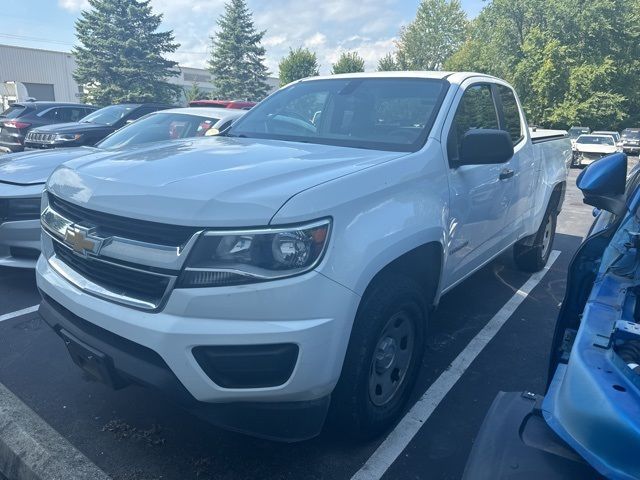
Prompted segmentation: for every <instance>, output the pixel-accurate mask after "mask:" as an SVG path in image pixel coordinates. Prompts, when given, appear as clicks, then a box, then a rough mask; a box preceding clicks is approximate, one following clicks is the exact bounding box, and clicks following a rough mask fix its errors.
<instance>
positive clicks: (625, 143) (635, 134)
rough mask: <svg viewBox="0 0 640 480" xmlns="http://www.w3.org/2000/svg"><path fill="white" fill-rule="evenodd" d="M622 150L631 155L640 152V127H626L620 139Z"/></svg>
mask: <svg viewBox="0 0 640 480" xmlns="http://www.w3.org/2000/svg"><path fill="white" fill-rule="evenodd" d="M620 141H621V143H622V150H623V151H624V153H628V154H629V155H638V154H640V128H625V129H624V130H623V131H622V136H621V139H620Z"/></svg>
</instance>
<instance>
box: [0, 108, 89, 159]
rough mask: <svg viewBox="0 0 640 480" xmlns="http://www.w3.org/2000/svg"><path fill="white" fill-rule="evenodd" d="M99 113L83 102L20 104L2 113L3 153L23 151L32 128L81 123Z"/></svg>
mask: <svg viewBox="0 0 640 480" xmlns="http://www.w3.org/2000/svg"><path fill="white" fill-rule="evenodd" d="M95 110H97V107H93V106H91V105H84V104H81V103H59V102H19V103H14V104H12V105H11V106H10V107H9V108H8V109H7V110H5V111H4V112H2V113H0V152H5V153H7V152H21V151H22V150H24V137H25V135H26V134H27V132H28V131H30V130H31V129H32V128H36V127H41V126H44V125H50V124H52V123H63V122H77V121H78V120H80V119H81V118H82V117H84V116H86V115H88V114H90V113H91V112H93V111H95Z"/></svg>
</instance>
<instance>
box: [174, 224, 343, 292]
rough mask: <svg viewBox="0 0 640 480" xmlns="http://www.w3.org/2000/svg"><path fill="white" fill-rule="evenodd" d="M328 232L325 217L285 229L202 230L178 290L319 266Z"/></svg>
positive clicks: (236, 282) (248, 280)
mask: <svg viewBox="0 0 640 480" xmlns="http://www.w3.org/2000/svg"><path fill="white" fill-rule="evenodd" d="M330 229H331V221H330V220H328V219H325V220H320V221H317V222H313V223H307V224H304V225H298V226H293V227H286V228H266V229H260V230H240V231H233V232H231V231H206V232H204V233H202V235H201V237H200V238H199V239H198V241H197V242H196V244H195V247H194V249H193V251H192V252H191V254H190V255H189V258H188V259H187V266H186V268H185V269H184V271H183V272H182V274H181V275H180V278H179V280H178V288H189V287H217V286H224V285H241V284H245V283H255V282H262V281H267V280H275V279H278V278H285V277H291V276H294V275H300V274H302V273H305V272H308V271H309V270H311V269H313V268H315V266H316V265H318V263H320V260H321V259H322V255H323V254H324V251H325V249H326V246H327V243H328V241H329V233H330Z"/></svg>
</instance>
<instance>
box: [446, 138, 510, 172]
mask: <svg viewBox="0 0 640 480" xmlns="http://www.w3.org/2000/svg"><path fill="white" fill-rule="evenodd" d="M511 157H513V141H512V140H511V136H510V135H509V133H508V132H505V131H504V130H494V129H478V130H469V131H468V132H467V133H465V134H464V136H463V137H462V141H461V142H460V156H459V160H458V165H457V166H460V165H493V164H498V163H505V162H508V161H509V160H511Z"/></svg>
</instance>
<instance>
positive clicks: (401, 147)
mask: <svg viewBox="0 0 640 480" xmlns="http://www.w3.org/2000/svg"><path fill="white" fill-rule="evenodd" d="M570 161H571V144H570V142H569V139H568V137H567V135H566V132H562V131H560V132H559V131H541V130H538V131H537V132H535V137H534V138H532V133H531V132H530V131H529V128H528V127H527V123H526V120H525V116H524V114H523V111H522V108H521V106H520V103H519V101H518V98H517V96H516V93H515V92H514V91H513V89H512V88H511V87H510V86H509V85H508V84H507V83H505V82H504V81H502V80H500V79H497V78H494V77H489V76H485V75H480V74H474V73H445V72H393V73H390V72H386V73H375V74H347V75H333V76H331V77H324V78H322V77H321V78H318V77H316V78H313V79H305V80H301V81H297V82H294V83H292V84H290V85H288V86H286V87H284V88H282V89H281V90H279V91H278V92H277V93H275V94H273V95H271V96H270V97H268V98H267V99H266V100H264V101H263V102H261V103H260V104H258V105H257V106H256V107H254V108H253V109H252V110H250V111H249V112H248V113H247V114H246V115H245V116H244V117H243V118H241V119H240V120H239V121H238V122H237V123H236V124H234V125H233V126H232V127H231V128H230V129H228V130H226V131H225V132H222V136H219V137H212V138H205V139H198V140H184V141H176V142H173V143H172V144H163V145H161V146H152V147H146V148H141V149H137V150H135V151H130V152H117V153H114V152H101V153H96V154H94V155H92V156H91V157H90V158H89V157H84V158H79V159H76V160H73V161H71V162H67V163H66V164H64V165H62V166H60V167H59V168H58V169H57V170H55V171H54V172H53V174H52V175H51V177H50V178H49V180H48V182H47V185H46V192H45V194H44V195H43V204H42V214H41V222H42V227H43V243H42V252H43V253H42V255H41V256H40V258H39V260H38V264H37V268H36V270H37V282H38V286H39V289H40V291H41V293H42V296H43V301H42V305H41V307H40V314H41V316H42V317H43V318H44V320H45V321H46V322H47V323H48V324H49V325H50V326H51V327H52V328H53V329H54V330H55V331H56V332H57V334H58V335H59V336H60V337H62V338H63V339H64V341H65V343H66V345H67V348H68V350H69V353H70V354H71V357H72V358H73V360H74V361H75V362H76V363H77V364H78V365H79V366H80V367H82V368H83V369H84V370H86V371H87V372H89V373H90V374H92V375H93V376H95V377H96V378H98V379H99V380H101V381H104V382H106V383H107V384H109V385H111V386H113V387H116V388H118V387H122V386H125V385H127V384H130V383H136V384H141V385H146V386H151V387H155V388H156V389H158V390H160V391H162V392H164V393H165V394H166V395H169V396H171V397H172V398H174V399H176V400H178V401H180V402H181V403H182V404H184V405H186V406H187V408H189V409H190V411H192V412H194V413H195V414H196V415H199V416H200V417H202V418H204V419H206V420H208V421H210V422H213V423H216V424H218V425H220V426H223V427H225V428H229V429H233V430H236V431H241V432H245V433H250V434H253V435H257V436H261V437H266V438H271V439H277V440H282V441H299V440H303V439H307V438H310V437H313V436H315V435H317V434H318V433H319V432H320V430H321V428H322V426H323V424H324V423H325V419H327V418H329V419H330V420H331V421H332V423H334V424H336V425H339V426H341V427H342V428H344V429H345V430H347V431H349V432H351V433H353V434H355V435H357V436H359V437H370V436H373V435H376V434H379V433H381V432H382V431H384V430H385V429H387V428H389V427H390V426H391V425H392V424H393V422H394V421H396V420H397V418H398V417H399V416H400V415H401V414H402V411H403V409H404V407H405V405H406V403H407V401H408V399H409V396H410V393H411V389H412V386H413V384H414V381H415V379H416V377H417V374H418V370H419V366H420V364H421V358H422V354H423V351H424V348H425V336H426V329H427V326H428V320H429V316H430V312H431V309H432V308H433V307H435V306H436V305H437V304H438V301H439V299H440V297H441V296H442V295H443V294H444V293H446V292H447V291H449V290H451V289H452V288H453V287H454V286H456V285H458V284H459V283H460V282H462V281H463V280H464V279H466V278H467V277H469V276H470V275H471V274H472V273H474V272H475V271H477V270H478V269H480V268H481V267H482V266H484V265H486V264H487V263H488V262H490V261H491V260H492V259H494V258H495V257H496V256H498V255H499V254H500V253H502V252H504V251H505V250H507V249H509V248H511V247H513V251H514V254H515V260H516V263H517V265H519V266H520V267H521V268H522V269H524V270H527V271H535V270H538V269H540V268H542V267H543V266H544V265H545V262H546V260H547V258H548V256H549V253H550V251H551V248H552V242H553V238H554V233H555V225H556V216H557V214H558V212H559V211H560V209H561V205H562V202H563V198H564V191H565V181H566V175H567V170H568V168H569V164H570Z"/></svg>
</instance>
